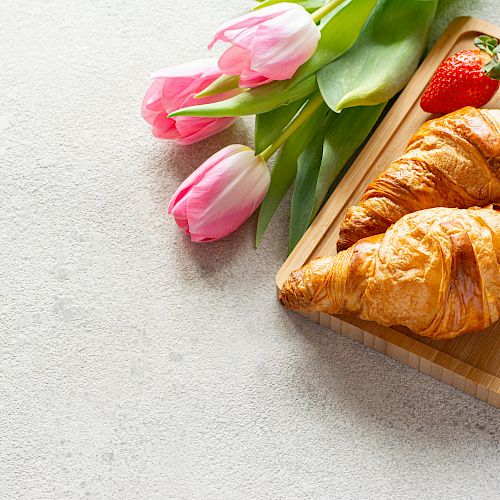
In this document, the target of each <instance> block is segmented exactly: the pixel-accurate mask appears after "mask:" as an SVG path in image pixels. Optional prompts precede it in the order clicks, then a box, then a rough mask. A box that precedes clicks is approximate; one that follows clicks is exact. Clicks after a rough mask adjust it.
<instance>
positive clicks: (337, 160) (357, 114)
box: [309, 103, 386, 224]
mask: <svg viewBox="0 0 500 500" xmlns="http://www.w3.org/2000/svg"><path fill="white" fill-rule="evenodd" d="M385 106H386V103H383V104H378V105H376V106H359V107H355V108H349V109H345V110H344V111H342V113H340V114H339V115H338V116H339V118H338V120H336V121H335V122H333V123H332V124H331V126H330V128H329V129H328V131H327V133H326V135H325V142H324V144H323V157H322V159H321V166H320V168H319V172H318V176H317V181H316V189H315V193H314V195H313V196H312V198H314V207H313V209H312V211H311V215H310V217H309V224H310V223H311V222H312V221H313V219H314V217H315V216H316V214H317V213H318V212H319V210H320V208H321V207H322V205H323V202H324V201H325V199H326V197H327V195H328V191H329V189H330V187H331V185H332V184H333V182H334V181H335V179H336V177H337V176H338V174H339V173H340V171H341V170H342V168H343V167H344V165H345V164H346V163H347V161H348V160H349V158H351V156H352V155H353V154H354V153H355V152H356V150H357V149H358V148H359V147H360V146H361V144H363V142H364V141H365V139H366V138H367V137H368V135H369V134H370V132H371V130H372V129H373V127H374V126H375V124H376V123H377V120H378V119H379V118H380V115H381V114H382V111H383V110H384V108H385Z"/></svg>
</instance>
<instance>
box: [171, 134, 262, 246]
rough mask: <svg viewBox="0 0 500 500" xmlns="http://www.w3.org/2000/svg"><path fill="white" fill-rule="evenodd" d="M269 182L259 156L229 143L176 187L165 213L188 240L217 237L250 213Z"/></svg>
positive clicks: (256, 205)
mask: <svg viewBox="0 0 500 500" xmlns="http://www.w3.org/2000/svg"><path fill="white" fill-rule="evenodd" d="M270 181H271V175H270V173H269V168H268V167H267V163H266V161H265V160H264V159H263V158H262V156H255V153H254V151H253V150H252V149H250V148H249V147H247V146H242V145H240V144H233V145H231V146H227V147H226V148H224V149H222V150H221V151H219V152H218V153H216V154H214V155H213V156H211V157H210V158H209V159H208V160H207V161H205V163H203V165H201V166H200V167H199V168H198V169H196V170H195V171H194V172H193V173H192V174H191V175H190V176H189V177H188V178H187V179H186V180H185V181H184V182H183V183H182V184H181V185H180V186H179V188H178V189H177V191H176V192H175V194H174V195H173V197H172V199H171V200H170V203H169V205H168V213H169V214H172V215H173V216H174V218H175V222H176V223H177V225H178V226H179V227H180V228H181V229H182V230H183V231H184V232H185V233H186V234H189V235H190V236H191V241H194V242H209V241H215V240H219V239H221V238H223V237H224V236H226V235H228V234H229V233H232V232H233V231H235V230H236V229H237V228H238V227H240V226H241V225H242V224H243V223H244V222H245V221H246V220H247V219H248V218H249V217H250V216H251V215H252V214H253V212H254V211H255V210H256V209H257V207H258V206H259V205H260V204H261V203H262V200H263V199H264V196H265V195H266V193H267V190H268V188H269V183H270Z"/></svg>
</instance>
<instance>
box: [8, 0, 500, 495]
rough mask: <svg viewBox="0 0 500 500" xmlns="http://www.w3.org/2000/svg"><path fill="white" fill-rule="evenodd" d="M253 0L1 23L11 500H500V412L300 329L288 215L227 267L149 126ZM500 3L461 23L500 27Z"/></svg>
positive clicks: (449, 13)
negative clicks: (288, 269)
mask: <svg viewBox="0 0 500 500" xmlns="http://www.w3.org/2000/svg"><path fill="white" fill-rule="evenodd" d="M250 4H251V2H250V1H246V0H245V1H243V0H241V1H238V0H225V1H221V0H182V1H181V0H176V1H174V0H158V1H153V0H147V1H126V0H116V1H112V0H100V1H97V0H82V1H78V2H76V1H70V0H66V1H64V0H47V1H43V2H42V1H33V0H31V1H29V0H0V10H1V14H0V166H1V182H0V190H1V198H0V213H1V215H2V223H1V226H0V235H1V244H0V269H1V272H0V276H1V278H2V279H1V284H2V286H1V288H0V317H1V324H2V328H1V335H0V405H1V410H0V496H1V497H2V498H82V497H86V496H87V497H91V498H117V499H128V498H145V499H146V498H328V497H329V498H332V497H337V498H375V497H380V498H389V497H392V498H420V499H422V498H433V499H435V498H481V499H484V498H500V496H499V489H500V476H499V472H500V471H499V464H500V452H499V444H500V443H499V442H500V428H499V424H500V413H499V412H498V410H495V409H493V408H491V407H489V406H488V405H486V404H484V403H482V402H480V401H477V400H476V399H474V398H472V397H469V396H467V395H465V394H463V393H461V392H459V391H456V390H454V389H452V388H450V387H448V386H446V385H444V384H442V383H440V382H436V381H434V380H432V379H431V378H429V377H427V376H425V375H422V374H420V373H418V372H416V371H414V370H412V369H410V368H407V367H405V366H402V365H400V364H398V363H396V362H393V361H391V360H389V359H387V358H386V357H384V356H382V355H380V354H377V353H375V352H372V351H370V350H368V349H366V348H364V347H362V346H360V345H358V344H356V343H354V342H352V341H351V340H349V339H346V338H344V337H342V336H340V335H337V334H335V333H332V332H330V331H329V330H327V329H324V328H321V327H319V326H317V325H315V324H312V323H310V322H308V321H306V320H303V319H301V318H300V317H299V316H297V315H295V314H291V313H288V312H286V311H285V310H283V309H282V308H281V307H280V306H279V305H278V304H277V303H276V300H275V296H274V275H275V273H276V271H277V270H278V268H279V267H280V265H281V263H282V261H283V260H284V258H285V256H286V231H287V223H288V221H287V210H286V207H282V208H281V209H280V210H279V211H278V214H277V217H276V218H275V220H274V222H273V224H272V226H271V229H270V231H269V233H268V235H267V237H266V238H265V240H264V243H263V244H262V246H261V247H260V248H259V249H258V250H256V249H255V248H254V247H253V239H254V231H255V218H254V219H252V220H251V221H250V222H249V223H247V224H246V225H245V226H244V227H243V228H242V229H241V230H239V231H238V232H237V233H236V234H234V235H232V236H230V237H228V238H227V239H226V240H225V241H221V242H218V243H215V244H212V245H209V246H199V245H194V244H191V243H190V242H189V241H188V240H187V238H185V237H184V235H182V234H181V233H180V231H178V230H177V227H176V226H175V225H174V222H173V220H171V219H170V218H168V217H167V214H166V206H167V201H168V199H169V197H170V196H171V194H172V193H173V192H174V190H175V189H176V187H177V185H178V184H179V183H180V181H181V180H182V179H183V178H184V177H185V176H186V175H187V174H189V173H190V172H191V171H192V170H193V169H194V168H195V167H196V166H197V165H198V164H199V163H201V162H202V161H203V160H204V159H205V158H206V157H207V156H209V155H210V154H212V153H214V152H215V151H216V150H218V149H219V148H221V147H222V146H224V145H227V144H229V143H233V142H241V143H244V144H245V143H246V144H249V143H250V141H251V137H252V130H251V123H250V122H249V121H243V120H240V121H239V122H238V123H237V124H236V125H235V126H234V127H233V128H232V129H230V130H229V131H227V132H225V133H223V134H221V135H219V136H217V137H215V138H212V139H209V140H206V141H205V142H203V143H201V144H199V145H197V146H194V147H179V146H176V145H172V144H168V143H165V142H160V141H157V140H154V139H153V138H152V137H151V135H150V132H149V129H148V127H147V125H146V124H145V123H143V122H142V120H141V118H140V113H139V112H140V103H141V99H142V95H143V93H144V91H145V90H146V87H147V85H148V83H149V80H148V74H149V73H150V72H151V71H152V70H155V69H157V68H161V67H162V66H167V65H169V64H173V63H177V62H180V61H183V60H186V59H193V58H196V57H199V56H200V55H203V54H205V52H204V46H205V44H206V42H207V41H208V40H209V38H210V35H211V33H212V32H213V31H214V29H215V28H216V27H217V25H218V24H219V23H220V22H221V21H223V20H225V19H228V18H231V17H233V16H236V15H238V14H239V13H240V12H242V10H243V9H244V8H246V7H248V6H249V5H250ZM499 7H500V2H498V0H490V1H469V2H461V1H459V0H457V1H448V2H445V1H443V2H442V3H441V6H440V8H439V13H438V19H437V21H436V25H435V29H434V35H433V36H434V38H435V37H436V36H437V35H438V33H440V32H441V31H442V29H443V28H444V26H445V25H446V23H447V22H448V20H449V19H451V18H452V17H454V16H455V15H459V14H474V15H477V16H480V17H483V18H486V19H490V20H493V21H496V22H497V23H499V22H500V14H499V11H500V8H499Z"/></svg>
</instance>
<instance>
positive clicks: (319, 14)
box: [311, 0, 345, 23]
mask: <svg viewBox="0 0 500 500" xmlns="http://www.w3.org/2000/svg"><path fill="white" fill-rule="evenodd" d="M343 2H345V0H332V1H331V2H328V3H327V4H326V5H323V7H321V8H319V9H318V10H316V11H314V12H313V13H312V14H311V17H312V18H313V21H314V22H315V23H317V22H318V21H319V20H320V19H321V18H323V17H325V16H326V15H327V14H330V12H331V11H332V10H333V9H335V8H336V7H338V6H339V5H340V4H341V3H343Z"/></svg>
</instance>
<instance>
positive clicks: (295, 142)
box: [256, 104, 328, 246]
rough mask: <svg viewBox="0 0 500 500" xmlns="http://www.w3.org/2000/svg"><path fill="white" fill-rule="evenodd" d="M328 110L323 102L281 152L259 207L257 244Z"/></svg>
mask: <svg viewBox="0 0 500 500" xmlns="http://www.w3.org/2000/svg"><path fill="white" fill-rule="evenodd" d="M327 111H328V107H327V106H326V104H322V105H321V106H320V107H319V108H318V109H317V110H316V111H315V112H314V114H313V115H312V116H311V117H310V118H309V120H307V121H306V122H305V123H304V124H303V125H302V126H301V127H300V128H299V129H298V130H297V131H296V132H295V133H294V134H293V135H292V136H291V137H290V138H289V139H288V141H287V142H286V143H285V145H284V146H283V148H282V149H281V151H280V152H279V154H278V157H277V158H276V162H275V164H274V167H273V170H272V172H271V184H270V185H269V190H268V191H267V194H266V196H265V198H264V201H263V202H262V205H261V206H260V209H259V220H258V222H257V235H256V245H257V246H258V245H259V244H260V242H261V241H262V237H263V236H264V233H265V231H266V229H267V226H268V225H269V222H270V221H271V218H272V216H273V214H274V212H275V211H276V209H277V208H278V205H279V204H280V202H281V200H282V199H283V196H285V194H286V192H287V191H288V189H289V188H290V186H291V184H292V182H293V179H294V177H295V174H296V172H297V159H298V157H299V155H300V153H301V152H302V151H303V150H304V148H305V147H306V146H307V145H308V144H309V142H310V141H311V139H312V138H313V137H314V136H315V135H316V133H317V132H318V130H319V129H320V127H321V125H322V123H323V120H324V118H325V115H326V113H327Z"/></svg>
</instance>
